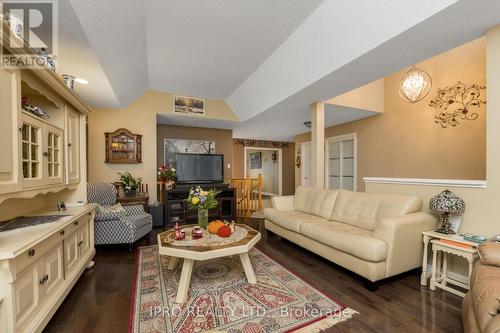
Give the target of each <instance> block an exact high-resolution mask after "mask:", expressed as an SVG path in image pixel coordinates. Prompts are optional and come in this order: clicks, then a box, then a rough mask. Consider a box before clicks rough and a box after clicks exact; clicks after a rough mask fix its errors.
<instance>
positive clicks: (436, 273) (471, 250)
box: [420, 231, 479, 297]
mask: <svg viewBox="0 0 500 333" xmlns="http://www.w3.org/2000/svg"><path fill="white" fill-rule="evenodd" d="M422 236H423V242H424V253H423V261H422V276H421V278H420V284H421V285H423V286H425V285H427V279H428V278H429V277H430V289H431V290H436V288H440V289H443V290H446V291H449V292H451V293H453V294H455V295H458V296H461V297H464V296H465V294H464V293H463V292H461V291H460V290H457V289H455V288H453V287H452V286H453V285H454V286H458V287H461V288H464V289H467V290H468V289H469V280H470V275H471V272H472V266H473V265H474V262H475V261H476V260H477V258H478V254H477V245H479V244H478V243H475V242H470V241H466V240H463V239H459V238H457V236H456V235H445V234H441V233H437V232H435V231H425V232H423V233H422ZM442 240H450V241H454V242H459V243H461V244H465V245H468V246H470V247H463V246H459V245H455V244H451V243H447V242H443V241H442ZM429 244H430V246H431V250H432V271H431V272H429V271H427V258H428V257H427V254H428V245H429ZM449 255H455V256H459V257H463V258H465V259H466V260H467V262H468V265H469V267H468V268H469V272H468V279H467V281H466V283H463V282H461V281H457V280H455V279H453V278H451V277H450V276H449V275H448V260H447V259H448V256H449Z"/></svg>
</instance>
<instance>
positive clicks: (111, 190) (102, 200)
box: [87, 183, 116, 206]
mask: <svg viewBox="0 0 500 333" xmlns="http://www.w3.org/2000/svg"><path fill="white" fill-rule="evenodd" d="M87 201H88V202H91V203H97V204H99V205H101V206H110V205H114V204H116V187H115V185H113V184H109V183H87Z"/></svg>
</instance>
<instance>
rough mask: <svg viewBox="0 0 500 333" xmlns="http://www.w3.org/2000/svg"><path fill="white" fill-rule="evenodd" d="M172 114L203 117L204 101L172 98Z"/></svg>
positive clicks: (180, 97) (182, 97)
mask: <svg viewBox="0 0 500 333" xmlns="http://www.w3.org/2000/svg"><path fill="white" fill-rule="evenodd" d="M174 113H182V114H185V115H192V116H204V115H205V100H204V99H202V98H196V97H187V96H174Z"/></svg>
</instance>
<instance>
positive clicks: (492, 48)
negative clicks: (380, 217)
mask: <svg viewBox="0 0 500 333" xmlns="http://www.w3.org/2000/svg"><path fill="white" fill-rule="evenodd" d="M487 60H488V61H487V64H488V65H487V82H486V86H487V88H488V90H489V91H500V26H498V27H497V28H495V29H492V30H490V31H488V33H487ZM486 111H487V115H488V122H487V131H486V141H487V154H486V169H487V172H486V182H487V187H486V188H485V189H474V188H460V187H453V188H449V189H450V190H451V191H452V192H454V193H456V194H458V195H459V196H460V197H461V198H462V199H464V201H465V204H466V209H465V214H464V215H463V222H462V225H461V228H460V231H461V232H471V233H473V234H484V235H494V234H500V224H499V223H498V220H499V214H498V211H497V209H498V208H497V207H498V202H499V200H500V94H489V95H488V104H487V105H486ZM481 116H483V114H481ZM464 159H466V158H464ZM366 190H367V191H369V192H391V193H402V194H416V195H419V196H420V197H422V199H424V201H425V203H428V202H429V198H430V197H432V196H433V195H436V194H437V193H439V192H440V191H442V190H444V188H442V187H440V186H412V185H390V184H367V186H366Z"/></svg>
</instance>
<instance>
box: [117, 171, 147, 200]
mask: <svg viewBox="0 0 500 333" xmlns="http://www.w3.org/2000/svg"><path fill="white" fill-rule="evenodd" d="M118 175H120V180H121V182H122V184H123V188H124V189H125V195H131V196H133V195H135V193H136V192H137V190H138V189H139V187H140V186H141V183H142V178H140V177H137V178H135V177H134V176H132V175H131V174H130V172H128V171H125V172H124V173H121V172H118Z"/></svg>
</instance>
